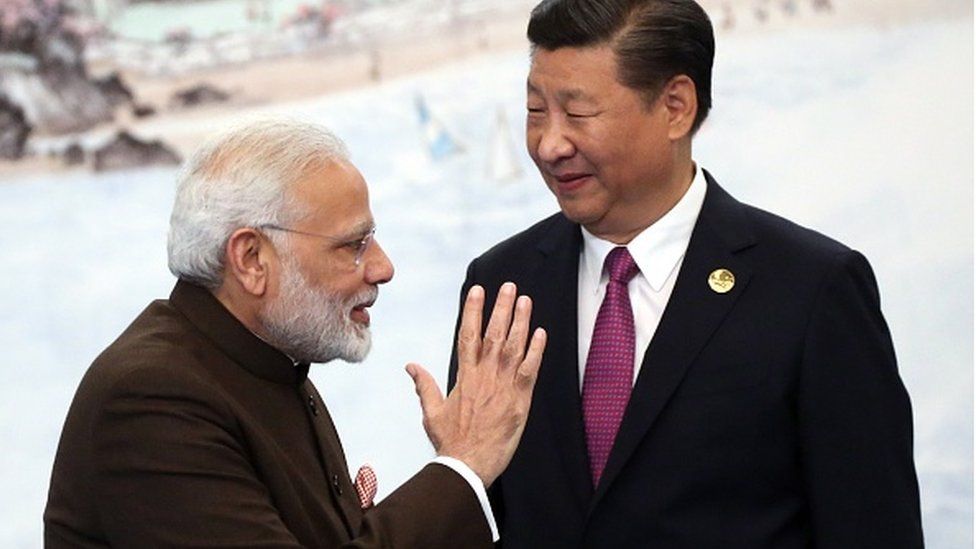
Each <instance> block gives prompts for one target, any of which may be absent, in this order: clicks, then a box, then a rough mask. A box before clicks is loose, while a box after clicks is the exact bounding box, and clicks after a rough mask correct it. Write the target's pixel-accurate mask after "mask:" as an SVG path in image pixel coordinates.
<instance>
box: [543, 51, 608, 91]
mask: <svg viewBox="0 0 976 549" xmlns="http://www.w3.org/2000/svg"><path fill="white" fill-rule="evenodd" d="M614 85H617V86H619V83H618V81H617V59H616V56H615V55H614V53H613V50H612V49H610V47H609V46H607V45H601V46H589V47H583V48H571V47H565V48H558V49H555V50H546V49H542V48H539V49H537V50H536V51H535V52H534V53H533V54H532V64H531V67H530V68H529V78H528V91H529V93H530V94H531V93H538V94H542V95H551V96H554V97H556V98H557V99H562V100H572V99H599V98H600V97H601V96H602V95H604V94H606V93H608V92H609V89H610V88H612V87H614Z"/></svg>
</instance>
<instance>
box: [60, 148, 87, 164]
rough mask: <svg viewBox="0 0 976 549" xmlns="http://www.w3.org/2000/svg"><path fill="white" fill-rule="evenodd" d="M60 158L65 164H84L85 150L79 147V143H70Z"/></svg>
mask: <svg viewBox="0 0 976 549" xmlns="http://www.w3.org/2000/svg"><path fill="white" fill-rule="evenodd" d="M61 160H63V161H64V164H65V165H66V166H77V165H79V164H84V163H85V150H84V149H82V148H81V145H79V144H77V143H72V144H70V145H68V148H67V149H65V150H64V154H63V155H62V156H61Z"/></svg>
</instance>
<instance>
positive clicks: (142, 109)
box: [132, 105, 156, 118]
mask: <svg viewBox="0 0 976 549" xmlns="http://www.w3.org/2000/svg"><path fill="white" fill-rule="evenodd" d="M132 114H133V115H134V116H135V117H136V118H146V117H147V116H153V115H154V114H156V108H155V107H153V106H152V105H133V106H132Z"/></svg>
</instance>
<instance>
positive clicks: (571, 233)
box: [529, 217, 593, 510]
mask: <svg viewBox="0 0 976 549" xmlns="http://www.w3.org/2000/svg"><path fill="white" fill-rule="evenodd" d="M581 243H582V234H581V233H580V229H579V226H578V225H576V224H573V223H571V222H569V221H568V220H567V219H565V218H564V217H559V218H558V221H557V223H556V225H555V226H554V227H553V229H552V230H551V231H550V232H549V234H548V235H547V236H546V238H544V239H543V240H542V241H540V243H539V251H540V252H541V253H542V256H543V257H542V261H541V263H540V264H539V266H538V269H537V270H536V271H535V273H534V274H533V275H532V276H530V277H529V278H530V279H531V280H533V281H536V284H538V286H537V287H536V288H534V290H535V291H534V293H533V294H532V295H533V297H534V299H535V300H536V303H540V304H546V305H545V306H540V307H537V308H536V311H537V313H538V317H537V319H538V324H539V325H540V326H542V327H543V328H545V329H546V331H547V332H548V336H549V337H548V339H549V342H550V343H549V345H548V347H547V348H546V352H545V355H543V363H542V366H541V368H540V370H539V379H538V382H537V383H536V388H535V391H536V393H537V398H536V399H535V403H536V405H541V406H540V407H541V408H545V412H546V415H547V416H548V420H549V421H550V422H551V432H552V433H553V438H554V439H555V444H556V451H557V452H558V454H559V455H560V457H561V460H562V466H563V468H564V470H565V472H566V475H567V476H568V478H569V481H570V484H571V486H572V488H573V493H574V494H575V495H576V497H577V503H578V505H579V508H580V509H581V510H585V509H586V506H587V502H588V501H589V499H590V496H591V495H592V492H593V488H592V483H591V482H590V475H589V468H588V465H587V458H586V455H587V453H586V438H585V436H584V432H583V415H582V404H581V400H580V392H579V365H578V362H579V360H578V344H577V341H578V333H577V320H576V318H577V314H576V306H577V303H576V302H577V295H578V292H577V278H578V275H579V254H580V246H581Z"/></svg>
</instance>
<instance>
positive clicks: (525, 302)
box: [515, 295, 530, 309]
mask: <svg viewBox="0 0 976 549" xmlns="http://www.w3.org/2000/svg"><path fill="white" fill-rule="evenodd" d="M529 301H530V300H529V296H527V295H520V296H519V298H518V301H517V302H515V307H517V308H519V309H524V308H526V307H528V306H529Z"/></svg>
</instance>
